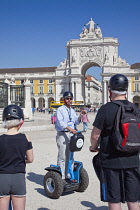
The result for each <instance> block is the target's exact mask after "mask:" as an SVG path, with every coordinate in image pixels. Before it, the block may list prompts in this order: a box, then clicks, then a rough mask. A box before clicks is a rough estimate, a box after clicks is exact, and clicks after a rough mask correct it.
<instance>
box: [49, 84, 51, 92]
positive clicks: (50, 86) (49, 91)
mask: <svg viewBox="0 0 140 210" xmlns="http://www.w3.org/2000/svg"><path fill="white" fill-rule="evenodd" d="M49 93H52V86H51V85H49Z"/></svg>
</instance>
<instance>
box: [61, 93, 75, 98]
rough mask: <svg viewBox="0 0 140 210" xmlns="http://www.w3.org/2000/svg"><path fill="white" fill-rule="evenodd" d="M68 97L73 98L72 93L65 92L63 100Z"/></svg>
mask: <svg viewBox="0 0 140 210" xmlns="http://www.w3.org/2000/svg"><path fill="white" fill-rule="evenodd" d="M68 96H69V97H72V98H73V94H72V92H70V91H66V92H65V93H64V94H63V98H66V97H68Z"/></svg>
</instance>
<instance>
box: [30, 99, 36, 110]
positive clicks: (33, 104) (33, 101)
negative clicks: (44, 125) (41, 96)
mask: <svg viewBox="0 0 140 210" xmlns="http://www.w3.org/2000/svg"><path fill="white" fill-rule="evenodd" d="M31 106H32V108H33V107H34V108H35V107H36V105H35V99H34V98H31Z"/></svg>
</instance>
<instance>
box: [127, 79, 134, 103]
mask: <svg viewBox="0 0 140 210" xmlns="http://www.w3.org/2000/svg"><path fill="white" fill-rule="evenodd" d="M127 78H128V91H127V99H128V101H131V102H133V101H132V97H131V93H132V89H131V77H127Z"/></svg>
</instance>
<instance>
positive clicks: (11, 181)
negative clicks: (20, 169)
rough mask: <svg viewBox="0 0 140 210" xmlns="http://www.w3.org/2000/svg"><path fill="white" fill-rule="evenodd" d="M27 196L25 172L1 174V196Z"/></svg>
mask: <svg viewBox="0 0 140 210" xmlns="http://www.w3.org/2000/svg"><path fill="white" fill-rule="evenodd" d="M9 195H13V196H26V183H25V174H24V173H17V174H0V197H5V196H9Z"/></svg>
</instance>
